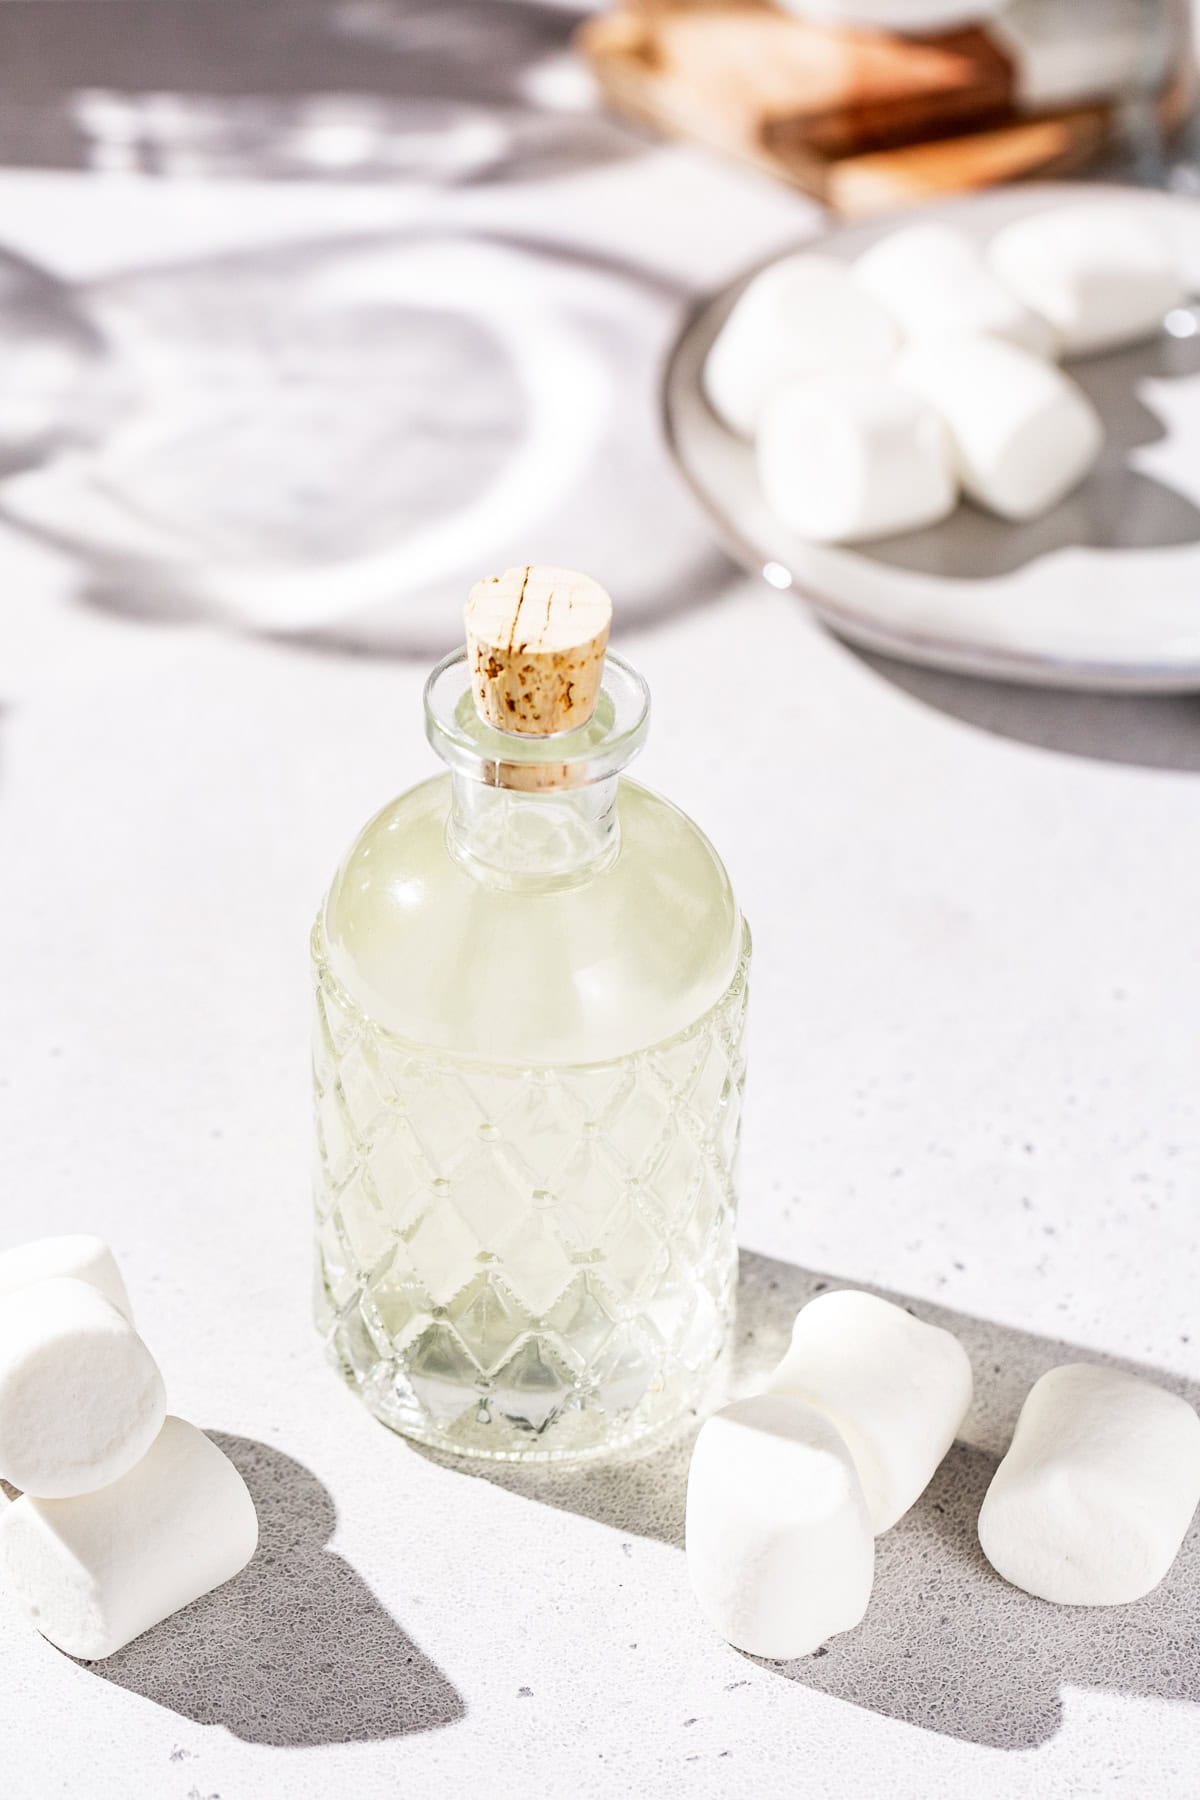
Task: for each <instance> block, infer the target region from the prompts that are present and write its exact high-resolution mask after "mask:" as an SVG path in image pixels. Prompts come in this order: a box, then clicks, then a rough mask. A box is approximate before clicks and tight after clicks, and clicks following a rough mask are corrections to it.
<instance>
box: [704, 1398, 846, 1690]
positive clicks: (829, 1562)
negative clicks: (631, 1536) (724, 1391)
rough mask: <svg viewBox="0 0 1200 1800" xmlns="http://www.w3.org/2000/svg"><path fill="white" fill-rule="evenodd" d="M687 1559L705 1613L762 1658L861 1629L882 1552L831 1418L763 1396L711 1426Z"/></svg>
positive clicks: (800, 1651)
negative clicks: (878, 1553) (877, 1549)
mask: <svg viewBox="0 0 1200 1800" xmlns="http://www.w3.org/2000/svg"><path fill="white" fill-rule="evenodd" d="M687 1560H688V1574H689V1575H690V1576H691V1581H692V1588H693V1590H694V1592H695V1595H696V1599H697V1600H698V1601H699V1603H700V1610H701V1612H702V1613H703V1614H704V1616H705V1618H706V1619H707V1620H708V1621H709V1623H710V1625H712V1626H713V1627H714V1628H715V1629H716V1630H717V1631H719V1632H720V1634H721V1636H722V1637H723V1638H725V1639H727V1640H728V1642H729V1643H731V1644H733V1645H735V1646H736V1648H737V1649H739V1650H747V1651H749V1653H750V1655H751V1656H767V1657H771V1658H774V1659H777V1660H779V1661H786V1660H788V1659H790V1658H791V1657H793V1656H808V1655H809V1654H810V1653H811V1652H812V1651H813V1650H816V1649H819V1647H820V1646H821V1645H822V1644H823V1643H824V1642H825V1640H826V1638H830V1637H835V1636H836V1635H837V1634H838V1633H839V1632H842V1631H849V1630H851V1629H852V1627H853V1626H855V1625H857V1624H858V1623H859V1622H860V1621H861V1619H862V1617H863V1614H864V1613H865V1612H866V1610H867V1602H868V1600H869V1599H870V1598H871V1584H872V1582H873V1580H874V1577H875V1545H874V1542H873V1540H872V1536H871V1524H870V1520H869V1519H868V1518H867V1509H866V1503H865V1501H864V1500H863V1495H862V1489H861V1487H860V1486H859V1482H858V1477H857V1475H856V1474H855V1472H854V1464H853V1462H852V1461H851V1458H850V1453H849V1451H848V1450H847V1449H846V1446H845V1444H844V1443H843V1442H842V1440H841V1438H840V1437H839V1436H838V1433H837V1432H836V1431H835V1430H834V1428H833V1426H832V1425H831V1424H830V1422H829V1420H828V1419H827V1418H825V1416H824V1415H823V1414H822V1413H819V1412H816V1411H814V1409H813V1408H812V1407H809V1406H804V1405H801V1404H800V1403H798V1402H797V1401H794V1400H788V1399H784V1398H783V1397H782V1396H780V1395H777V1394H756V1395H755V1396H754V1397H753V1398H752V1399H749V1400H736V1401H734V1402H733V1404H732V1405H731V1406H726V1407H725V1408H723V1410H722V1411H721V1412H719V1413H714V1414H713V1416H712V1417H711V1418H710V1419H707V1420H706V1421H705V1423H704V1425H703V1426H702V1427H701V1430H700V1435H699V1437H698V1438H697V1439H696V1447H695V1449H694V1450H693V1452H692V1466H691V1471H690V1473H689V1475H688V1491H687Z"/></svg>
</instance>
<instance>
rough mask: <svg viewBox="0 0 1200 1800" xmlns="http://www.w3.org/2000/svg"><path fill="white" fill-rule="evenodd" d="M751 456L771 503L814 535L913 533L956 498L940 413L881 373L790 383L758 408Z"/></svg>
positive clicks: (824, 538)
mask: <svg viewBox="0 0 1200 1800" xmlns="http://www.w3.org/2000/svg"><path fill="white" fill-rule="evenodd" d="M756 454H757V460H758V478H759V483H760V485H761V487H762V490H763V493H764V495H765V497H766V500H767V504H768V505H769V506H770V508H771V510H772V511H773V512H774V513H775V514H776V515H777V517H778V518H780V519H781V520H782V521H783V523H784V524H785V525H788V526H790V527H791V529H792V530H793V531H796V532H798V533H799V534H800V536H801V537H805V538H810V539H814V540H816V541H818V542H825V543H850V542H853V541H855V540H857V539H860V538H872V537H883V536H886V535H887V533H889V532H893V531H914V530H916V529H917V527H918V526H921V525H931V524H933V523H934V522H935V521H936V520H938V519H944V518H945V517H946V515H947V513H949V512H951V511H952V510H953V508H954V506H955V503H956V501H957V499H958V481H957V478H956V476H955V473H954V468H953V461H952V457H951V450H950V439H949V435H948V433H947V431H946V428H945V426H944V425H943V424H942V421H941V419H940V417H939V416H938V415H937V413H935V412H934V411H933V409H932V407H930V406H928V405H926V403H925V402H924V401H923V400H921V399H919V398H918V397H917V396H916V395H915V394H913V393H910V392H909V391H908V390H907V389H906V388H903V387H900V386H898V385H897V384H896V383H895V382H893V381H888V380H886V379H881V378H875V379H871V378H864V377H855V376H841V377H838V376H826V377H820V376H817V377H813V378H811V379H809V380H807V381H795V382H789V383H788V384H787V386H786V387H782V388H780V389H779V391H778V392H777V393H776V394H775V395H774V396H773V397H772V398H771V399H770V400H768V402H767V404H766V406H765V408H764V410H763V414H762V418H761V420H760V423H759V429H758V442H757V452H756Z"/></svg>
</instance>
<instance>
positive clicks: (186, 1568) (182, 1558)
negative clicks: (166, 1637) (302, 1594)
mask: <svg viewBox="0 0 1200 1800" xmlns="http://www.w3.org/2000/svg"><path fill="white" fill-rule="evenodd" d="M257 1542H258V1520H257V1518H256V1516H255V1512H254V1502H253V1501H252V1500H251V1498H250V1495H249V1492H248V1491H247V1488H246V1484H245V1482H244V1481H243V1480H242V1478H241V1476H240V1475H239V1474H238V1472H237V1470H236V1469H235V1468H234V1466H233V1464H232V1463H231V1462H230V1460H229V1458H228V1457H227V1456H226V1455H225V1454H224V1453H223V1452H222V1451H220V1450H218V1449H217V1446H216V1445H215V1444H214V1443H213V1442H212V1441H211V1439H209V1438H207V1437H205V1435H204V1433H203V1432H202V1431H197V1429H196V1427H195V1426H194V1425H189V1424H187V1423H186V1421H185V1420H183V1419H177V1418H174V1417H170V1418H168V1419H167V1420H166V1422H165V1424H164V1425H163V1427H162V1430H161V1431H160V1432H159V1434H158V1436H157V1437H156V1438H155V1440H154V1443H153V1444H152V1446H151V1447H150V1449H149V1451H148V1452H147V1453H146V1455H145V1456H144V1457H143V1458H142V1460H141V1461H140V1462H139V1463H137V1464H135V1466H134V1467H133V1468H132V1469H130V1470H129V1471H128V1473H127V1474H125V1475H123V1476H122V1477H121V1479H120V1480H119V1481H116V1482H114V1483H113V1485H112V1486H111V1487H106V1488H103V1489H101V1491H100V1492H99V1493H96V1494H84V1495H81V1496H80V1497H79V1498H77V1499H74V1500H35V1499H33V1498H32V1497H31V1496H30V1495H29V1494H25V1495H23V1496H22V1498H21V1499H20V1500H16V1501H14V1502H13V1504H12V1505H11V1506H10V1507H8V1508H7V1509H6V1510H5V1511H3V1512H0V1577H3V1579H4V1580H5V1581H6V1582H7V1584H8V1586H9V1587H10V1589H11V1590H12V1592H13V1594H14V1595H15V1596H16V1599H17V1601H18V1603H19V1604H20V1606H21V1607H22V1608H23V1610H24V1611H25V1612H26V1613H27V1614H28V1616H29V1618H30V1619H31V1621H32V1622H33V1624H34V1625H36V1626H37V1629H38V1630H39V1631H40V1632H41V1633H42V1636H43V1637H47V1638H49V1640H50V1642H51V1643H52V1644H56V1645H57V1646H58V1648H59V1649H60V1650H64V1651H66V1653H67V1655H68V1656H80V1657H83V1658H84V1659H85V1660H86V1661H88V1662H94V1661H96V1660H97V1659H98V1658H100V1657H103V1656H111V1655H112V1653H113V1651H114V1650H120V1649H121V1647H122V1646H123V1645H124V1644H128V1643H129V1642H130V1640H131V1639H132V1638H135V1637H140V1635H141V1633H142V1632H143V1631H148V1630H149V1629H150V1627H151V1626H152V1625H157V1624H158V1623H159V1622H160V1621H161V1620H163V1619H165V1618H167V1617H168V1616H169V1614H171V1613H173V1612H178V1611H179V1609H180V1607H183V1606H188V1605H190V1603H191V1602H192V1601H193V1600H198V1599H199V1598H200V1596H201V1594H207V1593H210V1592H211V1591H212V1589H213V1588H215V1587H220V1585H221V1583H222V1582H224V1581H229V1580H230V1579H231V1577H233V1576H234V1575H236V1574H237V1573H238V1571H239V1570H240V1569H243V1568H245V1566H246V1564H247V1563H248V1562H249V1560H250V1558H251V1557H252V1556H253V1555H254V1550H255V1546H256V1544H257Z"/></svg>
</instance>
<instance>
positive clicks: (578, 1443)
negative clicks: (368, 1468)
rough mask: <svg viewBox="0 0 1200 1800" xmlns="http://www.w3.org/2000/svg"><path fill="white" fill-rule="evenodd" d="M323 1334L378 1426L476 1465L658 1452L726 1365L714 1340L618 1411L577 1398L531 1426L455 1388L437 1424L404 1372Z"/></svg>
mask: <svg viewBox="0 0 1200 1800" xmlns="http://www.w3.org/2000/svg"><path fill="white" fill-rule="evenodd" d="M323 1335H324V1336H325V1355H326V1360H327V1361H328V1363H329V1364H330V1367H331V1368H332V1369H334V1370H335V1371H336V1372H337V1374H339V1375H340V1376H341V1378H342V1380H343V1381H344V1382H345V1383H346V1386H347V1387H349V1388H350V1389H351V1391H352V1392H353V1393H355V1394H356V1395H357V1396H358V1398H359V1399H360V1400H361V1401H362V1402H363V1404H364V1406H365V1407H366V1408H367V1411H368V1412H370V1413H371V1414H372V1415H373V1416H374V1417H375V1418H376V1419H378V1420H379V1422H380V1423H381V1424H382V1425H386V1426H387V1428H388V1429H389V1430H390V1431H394V1432H395V1433H396V1434H397V1435H398V1436H399V1437H404V1438H407V1439H409V1441H410V1442H412V1443H414V1444H420V1445H421V1446H422V1447H423V1448H424V1449H427V1450H433V1451H436V1452H438V1454H440V1455H443V1456H449V1457H454V1458H465V1459H468V1460H471V1461H475V1462H491V1463H521V1464H529V1465H543V1466H549V1465H559V1464H566V1463H580V1462H589V1461H597V1460H599V1459H601V1458H607V1457H614V1456H628V1455H630V1454H639V1453H641V1452H643V1451H649V1450H654V1449H658V1448H659V1447H661V1446H662V1445H663V1444H664V1443H667V1442H669V1441H670V1440H671V1439H673V1438H675V1437H676V1436H679V1435H680V1434H682V1433H683V1432H684V1431H686V1429H687V1427H688V1425H689V1424H690V1423H691V1422H693V1421H694V1420H695V1419H696V1418H697V1417H698V1416H700V1415H701V1413H702V1412H703V1411H704V1409H705V1403H706V1401H707V1399H708V1398H709V1396H710V1395H711V1394H712V1392H713V1390H714V1388H715V1386H716V1383H717V1379H718V1375H719V1371H720V1369H721V1367H722V1365H723V1362H724V1354H723V1352H724V1346H723V1344H722V1343H717V1344H716V1345H714V1347H713V1350H712V1353H711V1355H710V1356H709V1357H708V1358H707V1359H706V1361H705V1364H704V1366H703V1367H702V1368H700V1369H697V1370H695V1371H694V1372H690V1373H689V1375H688V1378H687V1379H679V1378H676V1379H674V1380H671V1381H664V1382H663V1383H662V1385H661V1386H660V1387H658V1388H656V1389H655V1390H653V1391H652V1392H650V1393H648V1394H645V1395H644V1396H643V1397H642V1399H641V1401H640V1402H639V1404H638V1405H637V1406H635V1407H633V1408H631V1409H630V1410H629V1412H628V1413H627V1414H625V1415H624V1416H622V1415H619V1414H617V1415H614V1413H613V1412H611V1411H600V1410H598V1409H589V1408H588V1407H587V1406H586V1405H585V1404H584V1403H583V1401H582V1399H580V1398H576V1399H573V1400H568V1401H567V1402H566V1404H563V1405H561V1406H559V1407H558V1409H557V1410H555V1411H554V1413H553V1415H552V1416H549V1417H547V1419H546V1420H545V1421H544V1422H543V1423H542V1424H541V1425H540V1426H535V1425H533V1424H531V1423H530V1421H529V1419H528V1417H527V1416H524V1417H522V1416H514V1415H512V1414H511V1413H507V1412H505V1411H504V1410H502V1405H503V1403H502V1400H500V1399H499V1398H497V1397H493V1396H489V1395H487V1394H480V1393H471V1394H463V1393H462V1392H461V1390H459V1391H458V1392H457V1393H456V1394H449V1393H448V1394H446V1395H445V1396H444V1404H445V1405H446V1407H447V1410H448V1411H451V1412H453V1411H454V1409H455V1403H456V1402H457V1405H458V1407H459V1408H460V1409H461V1410H458V1411H457V1412H456V1413H455V1416H454V1417H452V1418H447V1419H446V1421H445V1423H443V1424H438V1423H436V1422H435V1420H434V1419H433V1418H432V1417H431V1413H430V1408H429V1403H428V1394H427V1393H423V1394H422V1395H421V1396H420V1397H418V1394H417V1392H416V1391H415V1390H414V1388H413V1386H412V1383H411V1381H410V1380H409V1379H408V1378H407V1377H405V1376H404V1375H403V1374H400V1373H398V1372H397V1371H396V1370H395V1369H394V1368H392V1367H390V1366H389V1365H387V1364H383V1365H376V1366H375V1367H374V1368H372V1369H370V1370H369V1371H368V1372H367V1374H366V1375H365V1376H364V1375H362V1374H361V1373H360V1372H359V1370H358V1369H357V1368H356V1367H355V1366H354V1364H353V1363H352V1362H351V1361H350V1360H349V1359H348V1358H347V1357H346V1355H345V1354H344V1352H343V1351H342V1350H341V1349H340V1348H339V1345H338V1341H337V1334H336V1332H335V1333H333V1334H328V1333H325V1334H323Z"/></svg>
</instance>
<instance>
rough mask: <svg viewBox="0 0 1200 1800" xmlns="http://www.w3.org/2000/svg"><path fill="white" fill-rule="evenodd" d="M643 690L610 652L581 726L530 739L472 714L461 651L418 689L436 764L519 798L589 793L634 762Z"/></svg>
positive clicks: (644, 723) (643, 729) (645, 714)
mask: <svg viewBox="0 0 1200 1800" xmlns="http://www.w3.org/2000/svg"><path fill="white" fill-rule="evenodd" d="M649 724H650V689H649V688H648V687H647V685H646V682H645V679H644V678H643V677H642V676H641V675H639V674H638V672H637V670H636V669H635V668H633V667H632V665H631V664H629V663H627V662H626V661H625V660H624V658H623V657H620V656H615V655H614V654H613V653H612V652H611V651H610V652H609V653H608V655H607V657H606V658H605V664H604V679H603V682H602V684H601V689H600V697H599V699H598V700H597V702H596V710H595V711H594V712H593V714H592V716H591V718H590V719H589V720H588V722H587V724H586V725H580V726H577V727H576V728H575V729H574V730H573V731H560V732H556V733H554V734H553V735H550V736H546V737H534V736H530V735H526V734H522V733H520V732H515V731H498V730H497V729H496V727H495V726H494V725H489V724H488V723H487V722H486V721H485V720H483V719H481V718H480V716H479V714H478V712H477V711H476V709H475V697H474V693H473V691H472V687H471V671H470V666H469V662H468V657H467V652H466V650H465V649H459V650H453V651H451V653H450V655H449V656H445V657H443V658H442V660H441V662H440V663H438V665H437V667H436V668H435V669H434V670H433V671H432V673H431V674H430V676H429V679H428V681H427V682H426V683H425V735H426V737H427V738H428V739H429V742H430V744H432V746H433V748H434V749H435V750H436V751H437V753H438V755H439V756H440V757H441V759H442V761H443V762H444V763H446V764H447V766H448V767H449V768H451V769H453V770H454V771H455V773H456V774H459V775H464V776H466V777H467V778H468V779H469V780H471V781H478V782H482V783H483V784H484V785H485V786H487V787H502V788H513V789H516V790H519V791H521V792H524V793H530V792H540V791H546V790H552V789H556V788H559V789H561V788H580V787H591V786H592V785H594V784H595V783H596V782H599V781H606V780H608V779H609V777H610V776H613V775H615V774H617V773H618V772H619V770H621V769H623V768H624V767H625V766H626V764H627V763H630V762H632V761H633V758H634V757H635V756H636V755H637V754H638V752H639V750H640V749H641V748H642V745H643V744H644V743H645V741H646V733H647V731H648V730H649Z"/></svg>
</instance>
